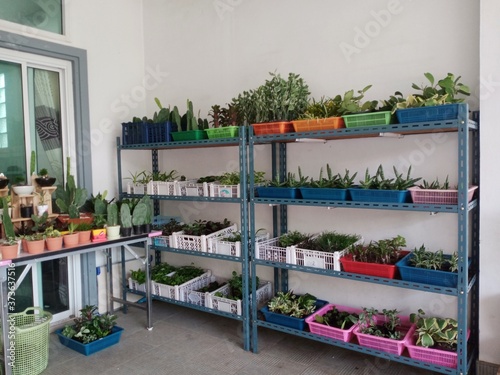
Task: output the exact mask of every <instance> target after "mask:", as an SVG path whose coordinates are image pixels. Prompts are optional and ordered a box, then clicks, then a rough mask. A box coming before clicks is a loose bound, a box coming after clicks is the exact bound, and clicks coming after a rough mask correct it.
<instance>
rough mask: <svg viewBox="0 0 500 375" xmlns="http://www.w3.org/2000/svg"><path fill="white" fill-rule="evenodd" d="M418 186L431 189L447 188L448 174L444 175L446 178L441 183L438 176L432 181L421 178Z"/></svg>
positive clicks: (448, 187) (448, 186)
mask: <svg viewBox="0 0 500 375" xmlns="http://www.w3.org/2000/svg"><path fill="white" fill-rule="evenodd" d="M419 188H421V189H431V190H449V189H450V183H449V181H448V176H446V180H445V181H444V182H443V183H440V182H439V178H437V177H436V179H435V180H434V181H426V180H423V181H422V184H420V185H419Z"/></svg>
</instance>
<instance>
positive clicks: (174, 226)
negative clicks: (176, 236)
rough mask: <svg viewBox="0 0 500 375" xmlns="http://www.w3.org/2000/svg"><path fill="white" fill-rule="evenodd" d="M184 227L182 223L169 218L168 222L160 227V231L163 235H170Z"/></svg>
mask: <svg viewBox="0 0 500 375" xmlns="http://www.w3.org/2000/svg"><path fill="white" fill-rule="evenodd" d="M183 227H184V224H182V223H180V222H178V221H177V220H175V219H170V220H169V222H168V223H166V224H164V225H163V226H162V227H161V232H162V235H163V236H170V235H171V234H172V233H174V232H180V231H181V230H182V229H183Z"/></svg>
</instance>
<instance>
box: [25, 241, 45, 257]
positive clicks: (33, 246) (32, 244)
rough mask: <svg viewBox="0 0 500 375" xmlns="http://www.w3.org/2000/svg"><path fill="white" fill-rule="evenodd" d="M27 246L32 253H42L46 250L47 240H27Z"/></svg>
mask: <svg viewBox="0 0 500 375" xmlns="http://www.w3.org/2000/svg"><path fill="white" fill-rule="evenodd" d="M26 248H27V251H28V253H30V254H40V253H43V251H44V250H45V240H36V241H26Z"/></svg>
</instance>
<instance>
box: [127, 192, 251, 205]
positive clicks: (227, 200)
mask: <svg viewBox="0 0 500 375" xmlns="http://www.w3.org/2000/svg"><path fill="white" fill-rule="evenodd" d="M121 195H122V197H123V198H141V197H142V196H143V195H141V194H126V193H123V194H121ZM149 197H150V198H151V199H159V200H165V201H198V202H220V203H241V202H243V199H242V198H220V197H194V196H187V195H149Z"/></svg>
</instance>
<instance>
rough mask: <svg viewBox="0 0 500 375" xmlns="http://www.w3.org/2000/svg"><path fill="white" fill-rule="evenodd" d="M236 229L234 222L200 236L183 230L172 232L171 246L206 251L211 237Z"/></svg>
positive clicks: (226, 233)
mask: <svg viewBox="0 0 500 375" xmlns="http://www.w3.org/2000/svg"><path fill="white" fill-rule="evenodd" d="M237 229H238V227H237V226H236V224H233V225H231V226H229V227H227V228H224V229H221V230H219V231H217V232H214V233H210V234H207V235H202V236H191V235H187V234H184V233H183V232H176V233H173V234H172V236H171V237H172V247H174V248H176V249H184V250H192V251H201V252H204V253H206V252H208V241H209V240H210V239H211V238H216V237H219V236H224V235H228V234H230V233H233V232H235V231H236V230H237Z"/></svg>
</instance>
